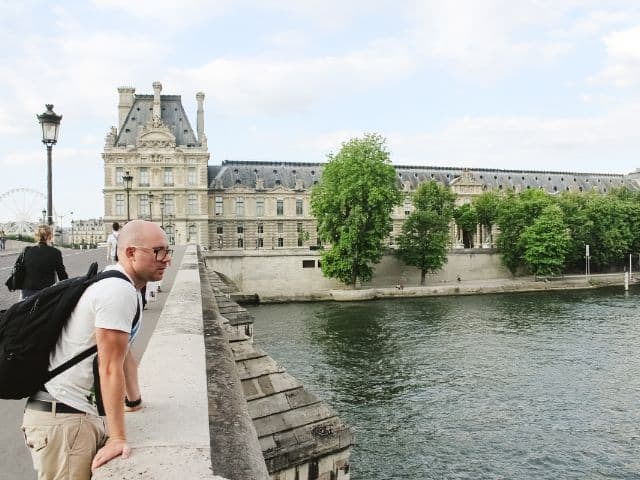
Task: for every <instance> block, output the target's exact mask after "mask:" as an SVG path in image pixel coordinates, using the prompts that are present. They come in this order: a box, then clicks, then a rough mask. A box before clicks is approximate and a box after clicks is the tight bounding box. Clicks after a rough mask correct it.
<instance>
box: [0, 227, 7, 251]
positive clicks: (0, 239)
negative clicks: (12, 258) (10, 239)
mask: <svg viewBox="0 0 640 480" xmlns="http://www.w3.org/2000/svg"><path fill="white" fill-rule="evenodd" d="M6 244H7V235H6V234H5V233H4V230H0V250H4V249H5V247H6Z"/></svg>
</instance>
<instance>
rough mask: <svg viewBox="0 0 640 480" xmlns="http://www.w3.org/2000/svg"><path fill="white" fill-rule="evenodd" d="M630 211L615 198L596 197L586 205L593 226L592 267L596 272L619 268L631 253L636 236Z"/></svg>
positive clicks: (591, 237) (591, 239)
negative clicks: (629, 215) (616, 266)
mask: <svg viewBox="0 0 640 480" xmlns="http://www.w3.org/2000/svg"><path fill="white" fill-rule="evenodd" d="M628 214H629V209H628V207H627V205H626V204H625V202H624V201H623V200H620V198H619V197H617V196H616V195H604V196H602V195H594V196H592V197H591V198H590V199H589V201H588V203H587V215H588V217H589V219H590V220H591V222H592V224H593V226H592V230H591V232H590V246H591V248H590V252H591V258H592V265H594V267H595V268H596V269H603V268H607V267H609V266H611V265H620V264H622V263H623V262H624V258H625V254H626V253H628V252H629V251H630V250H631V247H632V245H633V241H634V238H633V237H634V235H633V233H632V230H631V225H630V222H629V220H630V219H629V217H628Z"/></svg>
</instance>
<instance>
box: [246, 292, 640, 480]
mask: <svg viewBox="0 0 640 480" xmlns="http://www.w3.org/2000/svg"><path fill="white" fill-rule="evenodd" d="M250 312H251V313H252V314H253V315H255V317H256V323H255V339H256V342H257V343H258V344H259V345H260V346H261V347H262V348H264V349H265V350H266V351H267V352H269V354H270V355H271V356H272V357H273V358H274V359H276V360H277V361H278V362H279V363H280V364H281V365H283V366H284V367H285V368H286V369H287V370H288V371H289V372H290V373H291V374H293V375H294V376H296V377H297V378H298V379H299V380H300V381H301V382H303V383H304V384H305V386H306V387H307V388H308V389H309V390H311V391H313V392H314V393H316V394H317V395H318V396H319V397H320V398H322V399H324V400H326V401H327V402H328V403H329V404H330V405H331V406H332V407H333V408H334V409H335V410H336V411H337V413H338V414H339V415H340V417H341V418H342V419H343V420H344V421H346V422H347V423H348V424H349V425H351V426H352V427H353V428H354V430H355V432H356V435H357V446H356V447H355V448H354V449H353V453H352V456H351V478H352V480H378V479H398V480H413V479H415V480H422V479H450V478H451V479H455V478H465V479H553V480H558V479H605V478H606V479H640V290H638V289H633V288H632V289H631V291H630V293H629V294H628V295H625V294H624V291H623V289H622V287H618V288H616V289H601V290H593V291H581V292H578V291H574V292H562V293H523V294H504V295H479V296H466V297H441V298H420V299H398V300H384V301H373V302H358V303H329V302H327V303H304V304H284V305H263V306H259V307H256V308H251V309H250Z"/></svg>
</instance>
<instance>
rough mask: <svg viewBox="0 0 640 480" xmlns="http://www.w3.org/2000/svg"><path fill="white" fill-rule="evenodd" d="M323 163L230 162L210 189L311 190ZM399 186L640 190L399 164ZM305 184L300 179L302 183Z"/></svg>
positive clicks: (607, 177) (596, 179)
mask: <svg viewBox="0 0 640 480" xmlns="http://www.w3.org/2000/svg"><path fill="white" fill-rule="evenodd" d="M324 165H325V164H324V163H289V162H281V163H278V162H247V161H238V160H225V161H223V162H222V165H219V166H210V167H209V169H208V175H209V188H210V189H227V188H233V187H234V186H235V185H238V186H243V187H245V188H250V189H255V188H256V185H257V180H258V179H262V181H263V188H264V189H265V190H270V189H274V188H276V187H277V186H282V187H284V188H289V189H291V190H294V189H298V187H300V186H301V187H302V188H303V189H305V190H306V189H309V188H311V186H313V184H314V183H315V182H317V181H318V180H319V179H320V177H321V176H322V169H323V168H324ZM394 168H395V169H396V172H397V175H398V186H399V187H401V188H403V189H404V190H405V191H406V190H415V189H416V188H417V187H418V185H420V184H421V183H423V182H426V181H428V180H436V181H438V182H441V183H443V184H444V185H447V186H450V185H452V183H454V181H455V180H457V179H460V178H461V177H462V175H463V173H465V172H468V173H469V174H470V175H471V177H473V180H474V181H475V182H477V183H479V184H481V185H482V186H483V189H484V190H513V189H515V190H516V191H522V190H526V189H531V188H537V189H542V190H544V191H546V192H548V193H560V192H563V191H590V190H594V189H595V190H596V191H599V192H602V193H605V192H607V191H609V190H610V189H613V188H620V187H627V188H629V189H630V190H639V189H640V185H638V183H636V181H635V180H633V179H632V178H630V177H629V176H627V175H621V174H611V173H585V172H582V173H581V172H552V171H544V170H500V169H490V168H461V167H433V166H420V165H413V166H411V165H394ZM300 182H301V183H300Z"/></svg>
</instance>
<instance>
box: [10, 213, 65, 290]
mask: <svg viewBox="0 0 640 480" xmlns="http://www.w3.org/2000/svg"><path fill="white" fill-rule="evenodd" d="M35 237H36V238H35V239H36V242H37V243H36V245H35V246H33V247H28V248H26V249H25V250H24V253H23V264H24V280H23V282H22V288H21V289H22V292H21V298H23V299H24V298H27V297H29V296H31V295H33V294H34V293H36V292H38V291H39V290H42V289H43V288H45V287H49V286H51V285H53V284H54V283H56V275H57V277H58V280H65V279H67V278H69V275H67V271H66V269H65V268H64V263H63V262H62V253H61V252H60V250H58V249H57V248H55V247H53V246H51V241H52V239H53V233H52V231H51V227H49V226H48V225H40V226H39V227H38V230H37V231H36V234H35Z"/></svg>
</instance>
